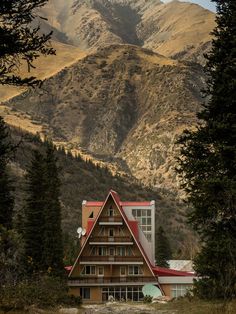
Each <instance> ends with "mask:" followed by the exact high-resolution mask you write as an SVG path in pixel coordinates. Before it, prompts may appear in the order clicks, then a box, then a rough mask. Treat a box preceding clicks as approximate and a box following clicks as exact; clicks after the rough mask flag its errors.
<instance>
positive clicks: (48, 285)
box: [0, 276, 81, 309]
mask: <svg viewBox="0 0 236 314" xmlns="http://www.w3.org/2000/svg"><path fill="white" fill-rule="evenodd" d="M80 303H81V300H80V298H76V297H74V296H69V295H68V288H67V285H66V281H63V280H61V279H59V278H53V277H48V276H43V277H40V278H35V279H31V280H30V281H29V280H25V281H22V282H20V283H18V284H16V285H9V286H7V285H6V286H4V287H1V289H0V308H3V309H23V308H25V307H28V306H30V305H34V306H36V307H43V308H45V307H54V306H57V305H61V304H65V305H79V304H80Z"/></svg>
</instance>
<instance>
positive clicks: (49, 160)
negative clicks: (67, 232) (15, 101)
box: [43, 142, 64, 275]
mask: <svg viewBox="0 0 236 314" xmlns="http://www.w3.org/2000/svg"><path fill="white" fill-rule="evenodd" d="M45 168H46V180H45V184H46V186H45V192H46V195H45V201H46V206H45V210H44V252H43V260H44V264H45V265H44V266H45V268H46V269H48V271H49V272H51V273H52V274H53V275H63V272H64V269H63V245H62V230H61V205H60V200H59V198H60V179H59V168H58V166H57V158H56V156H55V150H54V147H53V144H52V143H50V142H46V157H45Z"/></svg>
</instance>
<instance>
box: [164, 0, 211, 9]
mask: <svg viewBox="0 0 236 314" xmlns="http://www.w3.org/2000/svg"><path fill="white" fill-rule="evenodd" d="M162 1H164V2H170V1H172V0H162ZM180 1H183V2H193V3H197V4H200V5H201V6H203V7H204V8H207V9H209V10H212V11H215V3H213V2H211V1H210V0H180Z"/></svg>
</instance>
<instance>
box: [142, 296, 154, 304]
mask: <svg viewBox="0 0 236 314" xmlns="http://www.w3.org/2000/svg"><path fill="white" fill-rule="evenodd" d="M143 302H144V303H151V302H152V297H151V296H150V295H145V297H144V298H143Z"/></svg>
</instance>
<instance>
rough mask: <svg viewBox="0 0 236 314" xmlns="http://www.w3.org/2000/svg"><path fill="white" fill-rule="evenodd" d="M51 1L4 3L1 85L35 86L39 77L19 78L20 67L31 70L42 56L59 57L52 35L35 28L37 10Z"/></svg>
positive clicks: (0, 31)
mask: <svg viewBox="0 0 236 314" xmlns="http://www.w3.org/2000/svg"><path fill="white" fill-rule="evenodd" d="M47 1H48V0H18V1H9V0H1V5H0V38H1V40H0V84H8V85H9V84H11V85H20V86H22V85H30V86H32V85H35V84H37V83H39V81H38V80H37V79H36V78H35V77H32V76H31V77H26V78H22V77H20V76H19V75H16V73H17V70H18V68H19V65H20V64H21V63H22V62H25V63H26V64H27V66H28V70H29V71H30V69H31V68H33V67H34V66H33V61H34V60H35V59H37V58H38V57H39V56H40V55H50V54H55V51H54V49H52V48H51V47H50V46H49V44H48V41H49V39H50V37H51V33H49V34H47V35H45V34H43V35H40V34H39V29H40V28H39V26H37V27H32V22H33V21H34V20H35V18H36V16H37V11H36V9H38V8H40V7H42V6H43V5H45V3H46V2H47Z"/></svg>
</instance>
